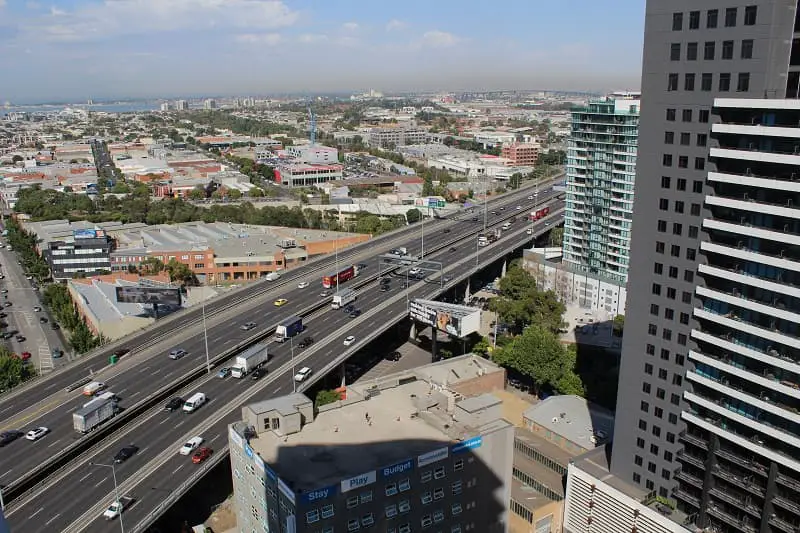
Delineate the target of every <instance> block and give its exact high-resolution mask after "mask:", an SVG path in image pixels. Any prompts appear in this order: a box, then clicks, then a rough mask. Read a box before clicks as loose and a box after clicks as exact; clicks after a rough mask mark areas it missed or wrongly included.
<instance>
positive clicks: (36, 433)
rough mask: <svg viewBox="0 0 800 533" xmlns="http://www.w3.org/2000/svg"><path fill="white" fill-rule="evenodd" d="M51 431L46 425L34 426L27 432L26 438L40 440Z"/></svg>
mask: <svg viewBox="0 0 800 533" xmlns="http://www.w3.org/2000/svg"><path fill="white" fill-rule="evenodd" d="M48 433H50V430H49V429H48V428H46V427H44V426H41V427H38V428H33V429H32V430H30V431H29V432H27V433H26V434H25V438H26V439H28V440H39V439H41V438H42V437H44V436H45V435H47V434H48Z"/></svg>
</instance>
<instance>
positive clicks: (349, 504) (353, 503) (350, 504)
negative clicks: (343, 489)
mask: <svg viewBox="0 0 800 533" xmlns="http://www.w3.org/2000/svg"><path fill="white" fill-rule="evenodd" d="M357 505H358V496H351V497H349V498H347V508H348V509H352V508H353V507H355V506H357Z"/></svg>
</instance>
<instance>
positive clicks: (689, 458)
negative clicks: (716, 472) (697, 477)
mask: <svg viewBox="0 0 800 533" xmlns="http://www.w3.org/2000/svg"><path fill="white" fill-rule="evenodd" d="M676 457H677V458H678V460H679V461H683V462H685V463H689V464H690V465H694V466H696V467H697V468H700V469H701V470H705V469H706V465H705V460H704V459H701V458H699V457H695V456H694V455H689V454H688V453H686V450H681V451H679V452H678V454H677V455H676Z"/></svg>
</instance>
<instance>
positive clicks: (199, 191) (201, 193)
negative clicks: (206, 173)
mask: <svg viewBox="0 0 800 533" xmlns="http://www.w3.org/2000/svg"><path fill="white" fill-rule="evenodd" d="M205 197H206V190H205V189H204V188H203V187H202V186H200V185H198V186H197V187H195V188H194V189H192V190H191V191H189V199H190V200H202V199H204V198H205Z"/></svg>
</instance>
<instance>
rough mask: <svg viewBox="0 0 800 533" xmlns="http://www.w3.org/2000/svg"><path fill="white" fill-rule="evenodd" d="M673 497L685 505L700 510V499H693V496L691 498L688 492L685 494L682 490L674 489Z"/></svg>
mask: <svg viewBox="0 0 800 533" xmlns="http://www.w3.org/2000/svg"><path fill="white" fill-rule="evenodd" d="M675 497H676V498H679V499H681V500H683V501H685V502H686V503H688V504H690V505H693V506H695V507H697V508H698V509H700V498H695V497H694V496H692V495H691V494H689V493H688V492H686V491H685V490H683V489H680V488H678V489H676V490H675Z"/></svg>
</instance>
